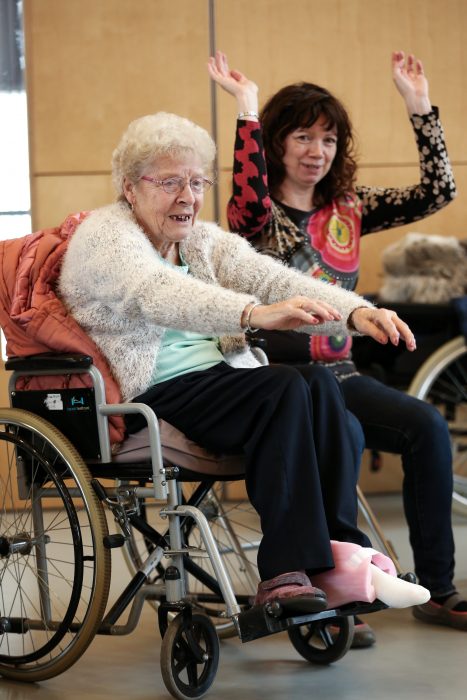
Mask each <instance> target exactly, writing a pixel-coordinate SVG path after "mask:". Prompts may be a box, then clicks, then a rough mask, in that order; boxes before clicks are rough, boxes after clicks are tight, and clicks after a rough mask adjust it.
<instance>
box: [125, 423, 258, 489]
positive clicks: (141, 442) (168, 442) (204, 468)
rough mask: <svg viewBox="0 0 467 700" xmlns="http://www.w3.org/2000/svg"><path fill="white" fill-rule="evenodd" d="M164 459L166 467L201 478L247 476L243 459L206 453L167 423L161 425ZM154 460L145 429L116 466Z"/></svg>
mask: <svg viewBox="0 0 467 700" xmlns="http://www.w3.org/2000/svg"><path fill="white" fill-rule="evenodd" d="M159 430H160V437H161V447H162V456H163V459H164V464H165V465H166V466H177V467H182V468H184V469H189V470H190V471H193V472H199V473H200V474H210V475H214V476H216V475H219V476H221V475H225V474H229V475H238V474H243V473H244V472H245V464H244V460H243V456H242V455H217V454H214V453H213V452H209V451H208V450H206V449H204V448H203V447H201V446H200V445H198V444H197V443H196V442H193V440H190V439H189V438H187V436H186V435H185V434H184V433H182V432H181V431H180V430H178V429H177V428H175V427H174V426H173V425H170V423H167V422H166V421H164V420H160V421H159ZM149 459H150V452H149V431H148V429H147V428H143V430H140V431H139V432H137V433H133V434H132V435H129V436H128V437H127V438H126V440H125V442H124V443H123V444H122V446H121V448H120V449H119V451H118V452H117V453H116V454H115V455H114V457H113V461H114V462H119V463H122V462H126V463H128V462H144V461H146V460H149Z"/></svg>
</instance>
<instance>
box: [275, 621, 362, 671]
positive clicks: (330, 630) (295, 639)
mask: <svg viewBox="0 0 467 700" xmlns="http://www.w3.org/2000/svg"><path fill="white" fill-rule="evenodd" d="M353 632H354V621H353V618H352V617H333V618H324V619H321V620H316V621H314V622H311V623H309V624H307V625H300V626H299V627H293V628H292V629H291V630H289V638H290V641H291V642H292V644H293V646H294V648H295V649H296V650H297V651H298V653H299V654H300V655H301V656H303V658H305V659H307V661H311V662H312V663H317V664H328V663H332V662H333V661H337V660H338V659H340V658H342V656H344V654H346V653H347V651H348V650H349V648H350V645H351V644H352V639H353Z"/></svg>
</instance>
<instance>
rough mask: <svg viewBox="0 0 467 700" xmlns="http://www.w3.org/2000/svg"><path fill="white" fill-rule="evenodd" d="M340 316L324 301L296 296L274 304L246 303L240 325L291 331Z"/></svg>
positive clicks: (338, 318) (250, 327) (336, 318)
mask: <svg viewBox="0 0 467 700" xmlns="http://www.w3.org/2000/svg"><path fill="white" fill-rule="evenodd" d="M341 318H342V316H341V314H340V313H339V312H338V311H337V309H335V308H333V307H332V306H331V305H330V304H328V303H326V302H324V301H316V300H313V299H309V298H308V297H302V296H296V297H292V298H291V299H287V300H286V301H280V302H277V303H275V304H247V306H246V307H245V309H244V311H243V314H242V326H243V328H248V329H249V330H252V329H259V328H262V329H264V330H267V331H293V330H296V329H297V328H301V327H302V326H316V325H318V324H320V323H323V322H324V321H339V320H340V319H341Z"/></svg>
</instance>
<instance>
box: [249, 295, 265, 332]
mask: <svg viewBox="0 0 467 700" xmlns="http://www.w3.org/2000/svg"><path fill="white" fill-rule="evenodd" d="M257 306H262V304H260V303H259V302H256V303H254V304H252V305H251V306H250V308H249V309H248V313H247V315H246V319H245V330H246V331H247V332H248V333H257V332H258V331H259V328H252V327H251V325H250V321H251V314H252V313H253V309H256V307H257Z"/></svg>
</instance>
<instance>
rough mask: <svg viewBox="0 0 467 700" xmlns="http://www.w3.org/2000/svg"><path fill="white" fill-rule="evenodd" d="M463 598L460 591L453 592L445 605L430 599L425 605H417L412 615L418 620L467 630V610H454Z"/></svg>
mask: <svg viewBox="0 0 467 700" xmlns="http://www.w3.org/2000/svg"><path fill="white" fill-rule="evenodd" d="M463 600H464V599H463V598H462V597H461V596H460V595H459V593H453V594H452V595H451V596H449V598H448V599H447V601H446V602H445V603H444V604H443V605H440V604H439V603H435V602H433V601H432V600H429V601H428V603H424V604H423V605H415V606H414V607H413V608H412V615H413V616H414V617H416V618H417V620H422V622H428V623H429V624H431V625H445V626H446V627H454V629H456V630H464V632H465V631H467V612H456V611H455V610H453V608H455V607H456V605H457V604H458V603H460V602H461V601H463Z"/></svg>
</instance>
